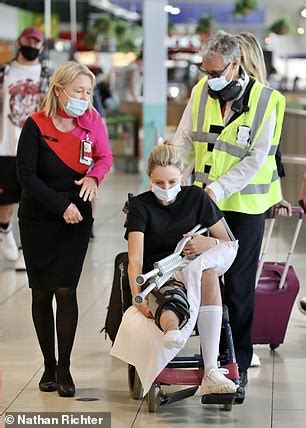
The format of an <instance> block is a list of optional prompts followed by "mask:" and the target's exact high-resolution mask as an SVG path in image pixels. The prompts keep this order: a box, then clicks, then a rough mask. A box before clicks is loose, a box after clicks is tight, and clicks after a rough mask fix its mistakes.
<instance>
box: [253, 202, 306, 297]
mask: <svg viewBox="0 0 306 428" xmlns="http://www.w3.org/2000/svg"><path fill="white" fill-rule="evenodd" d="M292 215H297V216H298V221H297V225H296V228H295V231H294V234H293V238H292V242H291V246H290V249H289V251H288V254H287V258H286V263H285V266H284V270H283V273H282V276H281V279H280V283H279V288H283V287H284V284H285V280H286V276H287V273H288V269H289V261H290V257H291V255H292V254H293V251H294V248H295V244H296V241H297V239H298V236H299V233H300V229H301V226H302V223H303V220H304V210H303V209H302V208H300V207H292ZM276 217H278V208H274V209H273V213H272V217H271V221H270V225H269V227H268V231H267V237H266V240H265V243H264V245H263V249H262V252H261V255H260V259H259V263H258V268H257V273H256V285H255V287H257V285H258V281H259V278H260V274H261V271H262V268H263V265H264V256H265V255H266V253H267V250H268V246H269V244H270V240H271V235H272V231H273V228H274V224H275V220H276Z"/></svg>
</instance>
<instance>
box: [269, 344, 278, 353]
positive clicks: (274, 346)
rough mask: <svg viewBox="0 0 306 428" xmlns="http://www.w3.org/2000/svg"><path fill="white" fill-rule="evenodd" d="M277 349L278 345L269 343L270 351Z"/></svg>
mask: <svg viewBox="0 0 306 428" xmlns="http://www.w3.org/2000/svg"><path fill="white" fill-rule="evenodd" d="M278 347H279V343H278V344H277V345H276V344H275V343H270V349H271V351H274V349H276V348H278Z"/></svg>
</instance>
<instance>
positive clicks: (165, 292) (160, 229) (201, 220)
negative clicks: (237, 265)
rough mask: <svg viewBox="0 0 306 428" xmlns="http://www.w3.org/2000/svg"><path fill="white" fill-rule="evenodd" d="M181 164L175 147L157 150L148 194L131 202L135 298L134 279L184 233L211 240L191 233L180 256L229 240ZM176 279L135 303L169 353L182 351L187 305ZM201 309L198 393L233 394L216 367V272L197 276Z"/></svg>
mask: <svg viewBox="0 0 306 428" xmlns="http://www.w3.org/2000/svg"><path fill="white" fill-rule="evenodd" d="M182 170H183V165H182V162H181V160H180V158H179V154H178V151H177V149H176V148H175V147H174V146H172V145H169V144H167V143H165V144H161V145H158V146H156V147H155V148H154V149H153V151H152V152H151V154H150V156H149V160H148V168H147V173H148V176H149V178H150V181H151V190H150V191H147V192H144V193H142V194H140V195H138V196H137V197H136V198H135V199H133V201H132V202H131V205H130V209H129V213H128V218H127V232H126V237H127V239H128V257H129V267H128V275H129V281H130V287H131V292H132V295H133V297H135V296H136V295H137V294H138V293H139V292H140V291H141V287H140V286H139V285H138V284H137V283H136V280H135V279H136V277H137V276H138V275H140V274H142V273H146V272H148V271H150V270H152V269H153V263H154V262H156V261H158V260H160V259H162V258H164V257H166V256H168V255H170V254H171V253H173V251H174V249H175V247H176V244H177V243H178V242H179V240H180V239H181V238H182V236H183V235H186V234H188V232H189V231H190V230H191V229H192V228H193V227H194V226H195V225H196V224H201V225H202V227H207V228H208V230H209V235H210V236H203V235H196V234H193V233H190V232H189V235H191V236H192V239H191V240H190V241H189V242H188V243H187V244H186V245H185V247H184V249H183V255H185V256H188V257H189V256H190V257H191V256H192V257H195V256H197V255H199V254H201V253H203V252H205V251H206V250H208V249H210V248H212V247H214V246H216V245H219V244H220V243H222V242H226V241H230V238H229V235H228V233H227V230H226V228H225V226H224V223H223V221H222V217H223V214H222V212H221V211H220V210H219V209H218V207H217V206H216V205H215V203H214V202H213V201H212V200H211V199H210V198H209V196H208V194H207V193H206V192H205V191H203V189H201V188H199V187H195V186H184V187H181V185H180V184H181V172H182ZM179 279H180V280H181V279H182V278H181V277H180V276H179V275H176V274H175V275H174V278H171V280H170V281H168V282H166V283H165V284H164V285H163V286H162V287H161V288H160V289H159V290H158V291H157V292H156V291H153V292H152V293H151V294H149V298H148V300H145V302H144V303H142V304H139V305H135V307H136V308H137V309H138V310H139V311H141V312H142V314H143V315H145V316H146V317H147V318H154V320H155V323H156V325H157V326H158V327H159V329H161V330H162V331H163V333H164V336H163V345H164V347H165V348H167V349H173V348H178V349H181V348H182V347H183V346H184V345H185V341H186V339H184V338H183V336H182V334H181V331H182V328H183V327H184V326H185V325H186V323H188V320H189V317H190V307H189V302H188V286H189V284H186V283H185V284H184V283H183V282H184V281H183V282H182V281H180V280H179ZM200 282H201V297H200V308H199V313H198V317H197V326H198V331H199V335H200V342H201V348H202V354H203V359H204V364H205V373H204V377H203V380H202V384H201V386H200V391H199V392H200V394H201V395H204V394H212V393H217V394H218V393H232V392H235V391H236V389H237V385H236V384H235V383H234V382H232V381H231V380H229V379H227V378H226V377H225V376H224V374H223V373H222V370H220V369H218V365H217V359H218V353H219V340H220V332H221V322H222V303H221V294H220V286H219V277H218V273H217V271H216V269H207V270H204V271H203V272H202V276H201V280H200Z"/></svg>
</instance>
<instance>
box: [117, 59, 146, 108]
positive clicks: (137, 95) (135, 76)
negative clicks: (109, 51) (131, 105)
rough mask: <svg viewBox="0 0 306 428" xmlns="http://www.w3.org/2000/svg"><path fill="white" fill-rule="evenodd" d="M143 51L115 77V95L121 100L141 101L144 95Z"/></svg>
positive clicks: (119, 101)
mask: <svg viewBox="0 0 306 428" xmlns="http://www.w3.org/2000/svg"><path fill="white" fill-rule="evenodd" d="M142 64H143V58H142V52H141V53H140V54H139V55H138V56H137V57H136V58H135V60H134V61H132V62H131V63H130V64H128V65H127V66H125V67H122V68H121V69H120V70H118V73H116V76H115V79H114V90H113V92H114V96H115V98H116V99H117V100H118V103H119V105H120V103H121V102H124V101H128V102H137V101H138V102H139V101H140V100H141V96H142V89H143V88H142V86H143V76H142Z"/></svg>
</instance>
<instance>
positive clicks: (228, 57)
mask: <svg viewBox="0 0 306 428" xmlns="http://www.w3.org/2000/svg"><path fill="white" fill-rule="evenodd" d="M216 53H218V54H220V55H222V56H223V58H224V59H225V62H231V61H233V60H234V59H240V50H239V42H238V40H237V39H236V37H235V36H233V35H232V34H229V33H226V32H225V31H218V32H217V33H216V34H215V35H214V36H213V37H212V38H211V39H209V40H208V42H207V44H206V45H205V46H204V48H203V50H202V56H203V58H211V57H212V56H213V55H215V54H216Z"/></svg>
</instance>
